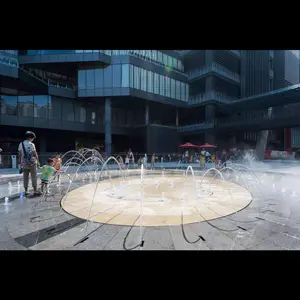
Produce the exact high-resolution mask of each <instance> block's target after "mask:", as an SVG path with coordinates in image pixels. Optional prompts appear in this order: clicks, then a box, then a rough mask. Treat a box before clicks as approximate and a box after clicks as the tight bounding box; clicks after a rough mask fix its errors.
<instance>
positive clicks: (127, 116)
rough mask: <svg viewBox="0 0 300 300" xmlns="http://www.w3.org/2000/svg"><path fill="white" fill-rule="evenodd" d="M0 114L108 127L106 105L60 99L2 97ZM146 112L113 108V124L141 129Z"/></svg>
mask: <svg viewBox="0 0 300 300" xmlns="http://www.w3.org/2000/svg"><path fill="white" fill-rule="evenodd" d="M0 113H1V114H2V115H10V116H18V117H34V118H39V119H50V120H57V121H68V122H76V123H89V124H99V125H104V124H105V112H104V105H98V104H94V103H88V104H86V103H80V102H78V101H74V100H70V99H66V98H61V97H56V96H45V95H37V96H5V95H3V96H1V95H0ZM143 122H144V111H138V112H137V111H133V110H126V109H122V108H115V107H112V124H113V125H115V126H132V125H140V124H143Z"/></svg>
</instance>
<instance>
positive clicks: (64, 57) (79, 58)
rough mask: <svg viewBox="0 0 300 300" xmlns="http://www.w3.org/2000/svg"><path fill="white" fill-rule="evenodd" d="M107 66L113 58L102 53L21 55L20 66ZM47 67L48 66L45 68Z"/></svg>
mask: <svg viewBox="0 0 300 300" xmlns="http://www.w3.org/2000/svg"><path fill="white" fill-rule="evenodd" d="M55 63H56V64H61V63H73V64H97V63H98V64H105V65H108V64H110V63H111V57H110V56H109V55H106V54H104V53H101V52H97V53H67V54H35V55H19V64H27V65H30V64H32V65H35V66H36V64H55ZM44 67H46V66H44Z"/></svg>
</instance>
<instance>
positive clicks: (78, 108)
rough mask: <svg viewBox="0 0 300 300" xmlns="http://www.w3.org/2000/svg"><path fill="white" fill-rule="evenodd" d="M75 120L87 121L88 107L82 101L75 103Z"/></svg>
mask: <svg viewBox="0 0 300 300" xmlns="http://www.w3.org/2000/svg"><path fill="white" fill-rule="evenodd" d="M74 106H75V122H79V123H85V122H86V109H85V107H83V105H82V104H81V103H76V104H75V105H74Z"/></svg>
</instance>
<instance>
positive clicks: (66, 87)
mask: <svg viewBox="0 0 300 300" xmlns="http://www.w3.org/2000/svg"><path fill="white" fill-rule="evenodd" d="M19 69H21V70H22V71H24V72H26V73H27V74H28V75H30V76H31V77H33V78H35V79H37V80H39V81H41V82H42V83H44V84H46V85H48V86H53V87H57V88H63V89H68V90H74V91H76V90H77V87H76V86H72V85H67V84H61V83H57V82H52V81H50V80H47V79H45V78H43V77H41V76H38V75H37V74H36V73H34V72H33V71H31V70H28V69H25V68H23V67H21V66H19Z"/></svg>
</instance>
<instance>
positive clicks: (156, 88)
mask: <svg viewBox="0 0 300 300" xmlns="http://www.w3.org/2000/svg"><path fill="white" fill-rule="evenodd" d="M153 86H154V94H159V74H157V73H154V83H153Z"/></svg>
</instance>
